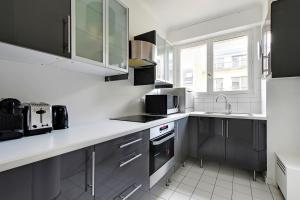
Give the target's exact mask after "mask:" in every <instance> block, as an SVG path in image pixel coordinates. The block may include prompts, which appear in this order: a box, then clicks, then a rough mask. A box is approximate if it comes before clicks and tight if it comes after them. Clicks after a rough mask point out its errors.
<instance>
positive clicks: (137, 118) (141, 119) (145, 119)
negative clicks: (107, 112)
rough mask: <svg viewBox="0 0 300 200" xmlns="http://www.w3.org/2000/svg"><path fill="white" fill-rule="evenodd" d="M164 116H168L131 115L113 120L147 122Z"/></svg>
mask: <svg viewBox="0 0 300 200" xmlns="http://www.w3.org/2000/svg"><path fill="white" fill-rule="evenodd" d="M163 118H166V117H165V116H157V115H131V116H125V117H119V118H113V119H111V120H120V121H129V122H140V123H146V122H151V121H154V120H158V119H163Z"/></svg>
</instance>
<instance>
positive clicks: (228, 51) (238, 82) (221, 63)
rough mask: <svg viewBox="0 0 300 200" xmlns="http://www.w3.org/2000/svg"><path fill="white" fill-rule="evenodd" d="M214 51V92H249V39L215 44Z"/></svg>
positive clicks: (244, 37)
mask: <svg viewBox="0 0 300 200" xmlns="http://www.w3.org/2000/svg"><path fill="white" fill-rule="evenodd" d="M213 51H214V55H213V62H214V65H213V78H214V91H215V92H219V91H238V90H248V37H247V36H243V37H238V38H234V39H229V40H224V41H220V42H214V44H213ZM220 80H222V84H221V83H220ZM221 85H222V87H221Z"/></svg>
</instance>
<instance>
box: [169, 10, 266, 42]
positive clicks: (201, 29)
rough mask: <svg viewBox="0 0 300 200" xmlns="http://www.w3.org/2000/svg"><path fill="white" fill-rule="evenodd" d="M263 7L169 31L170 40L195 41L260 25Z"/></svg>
mask: <svg viewBox="0 0 300 200" xmlns="http://www.w3.org/2000/svg"><path fill="white" fill-rule="evenodd" d="M261 21H262V7H260V6H258V7H254V8H251V9H247V10H244V11H242V12H237V13H233V14H230V15H226V16H223V17H219V18H216V19H211V20H207V21H203V22H200V23H197V24H194V25H192V26H188V27H185V28H182V29H178V30H172V31H170V32H168V40H169V41H170V42H172V43H175V44H181V43H187V42H193V41H197V40H201V39H204V38H207V37H212V36H217V35H220V34H224V33H228V32H232V31H237V30H243V29H247V28H249V27H253V26H257V25H260V24H261Z"/></svg>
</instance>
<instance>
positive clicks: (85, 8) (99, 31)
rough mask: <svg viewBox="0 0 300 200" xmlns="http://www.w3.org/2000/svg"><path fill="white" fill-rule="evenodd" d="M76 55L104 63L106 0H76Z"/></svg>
mask: <svg viewBox="0 0 300 200" xmlns="http://www.w3.org/2000/svg"><path fill="white" fill-rule="evenodd" d="M75 2H76V24H75V31H76V39H75V40H76V56H79V57H81V58H86V59H89V60H93V61H96V62H100V63H104V3H103V2H104V0H75Z"/></svg>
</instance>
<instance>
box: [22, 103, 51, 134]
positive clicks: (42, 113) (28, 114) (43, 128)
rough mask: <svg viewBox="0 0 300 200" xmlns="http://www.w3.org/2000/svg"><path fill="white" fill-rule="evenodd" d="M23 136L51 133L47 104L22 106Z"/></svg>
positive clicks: (49, 113) (48, 106)
mask: <svg viewBox="0 0 300 200" xmlns="http://www.w3.org/2000/svg"><path fill="white" fill-rule="evenodd" d="M23 115H24V135H25V136H32V135H39V134H44V133H48V132H51V131H52V112H51V106H50V105H49V104H47V103H26V104H24V111H23Z"/></svg>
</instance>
